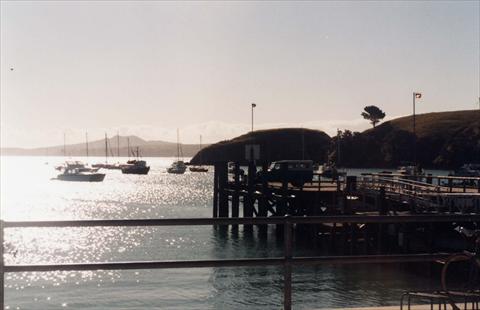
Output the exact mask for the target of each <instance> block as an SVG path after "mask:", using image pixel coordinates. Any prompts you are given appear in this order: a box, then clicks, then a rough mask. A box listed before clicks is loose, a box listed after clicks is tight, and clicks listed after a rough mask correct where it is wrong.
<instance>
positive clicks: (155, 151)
mask: <svg viewBox="0 0 480 310" xmlns="http://www.w3.org/2000/svg"><path fill="white" fill-rule="evenodd" d="M117 141H118V142H119V145H120V147H119V148H117ZM128 141H130V149H131V150H136V148H137V147H138V148H139V151H140V155H141V156H145V157H170V156H176V155H177V144H176V143H174V142H165V141H146V140H143V139H142V138H139V137H137V136H125V137H124V136H120V137H118V136H114V137H111V138H109V139H107V145H108V156H117V153H118V151H119V152H120V156H124V157H126V156H128ZM180 146H181V149H182V152H183V155H184V156H185V157H192V156H193V155H195V154H196V153H197V152H198V150H199V148H200V146H199V145H196V144H180ZM0 151H1V154H2V155H17V156H63V155H64V147H63V145H56V146H49V147H40V148H31V149H27V148H2V149H1V150H0ZM86 154H87V147H86V143H77V144H68V145H66V155H67V156H85V155H86ZM88 154H89V156H105V140H104V139H101V140H95V141H91V142H89V143H88Z"/></svg>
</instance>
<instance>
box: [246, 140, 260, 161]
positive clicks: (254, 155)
mask: <svg viewBox="0 0 480 310" xmlns="http://www.w3.org/2000/svg"><path fill="white" fill-rule="evenodd" d="M245 159H246V160H259V159H260V145H258V144H247V145H245Z"/></svg>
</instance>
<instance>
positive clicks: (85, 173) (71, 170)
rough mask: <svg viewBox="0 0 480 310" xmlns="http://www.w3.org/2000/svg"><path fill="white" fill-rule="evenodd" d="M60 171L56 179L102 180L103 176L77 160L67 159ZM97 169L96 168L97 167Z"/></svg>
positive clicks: (75, 180)
mask: <svg viewBox="0 0 480 310" xmlns="http://www.w3.org/2000/svg"><path fill="white" fill-rule="evenodd" d="M57 169H58V170H60V171H62V173H60V174H59V175H57V178H56V180H60V181H72V182H102V181H103V179H104V178H105V174H104V173H98V172H96V170H95V169H94V168H89V167H86V166H85V165H84V164H83V163H81V162H79V161H67V162H65V165H63V166H61V168H59V167H57ZM97 170H98V169H97Z"/></svg>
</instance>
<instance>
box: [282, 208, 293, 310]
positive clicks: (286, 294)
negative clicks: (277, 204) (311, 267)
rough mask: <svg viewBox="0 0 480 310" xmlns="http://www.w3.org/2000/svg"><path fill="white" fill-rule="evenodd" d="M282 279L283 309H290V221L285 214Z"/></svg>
mask: <svg viewBox="0 0 480 310" xmlns="http://www.w3.org/2000/svg"><path fill="white" fill-rule="evenodd" d="M283 231H284V251H285V262H284V280H283V282H284V283H283V309H284V310H291V309H292V265H291V260H292V222H291V221H290V216H288V215H287V216H285V221H284V227H283Z"/></svg>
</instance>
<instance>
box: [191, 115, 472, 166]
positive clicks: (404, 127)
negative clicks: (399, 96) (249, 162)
mask: <svg viewBox="0 0 480 310" xmlns="http://www.w3.org/2000/svg"><path fill="white" fill-rule="evenodd" d="M416 133H417V138H416V140H417V143H416V145H417V162H418V163H419V164H421V165H422V166H424V167H431V168H453V167H457V166H460V165H462V164H464V163H468V162H479V161H480V111H478V110H468V111H453V112H438V113H427V114H420V115H417V116H416ZM302 141H303V142H302ZM414 141H415V137H414V135H413V132H412V117H411V116H406V117H401V118H397V119H394V120H391V121H388V122H385V123H383V124H381V125H379V126H377V127H376V128H372V129H368V130H366V131H364V132H361V133H360V132H351V131H348V130H346V131H344V132H343V133H342V134H341V135H340V137H339V138H337V137H333V138H330V137H329V136H328V135H327V134H325V133H324V132H321V131H317V130H311V129H301V128H287V129H270V130H261V131H255V132H253V133H248V134H245V135H242V136H239V137H237V138H234V139H231V140H228V141H222V142H219V143H216V144H213V145H211V146H209V147H207V148H204V149H203V150H202V151H201V152H200V153H199V154H197V155H196V156H195V157H194V158H193V159H192V162H193V163H196V164H199V163H203V164H207V163H208V164H212V163H215V162H219V161H244V160H245V145H246V144H259V145H260V148H261V160H264V161H274V160H280V159H301V158H305V159H313V160H315V161H317V162H320V163H321V162H324V161H326V160H327V159H328V160H332V161H335V162H337V164H338V165H340V166H344V167H384V168H394V167H397V166H399V165H401V164H404V163H405V162H412V161H413V160H414V151H413V150H414ZM302 145H303V147H302ZM302 150H304V153H303V156H302ZM338 150H340V154H338Z"/></svg>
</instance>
